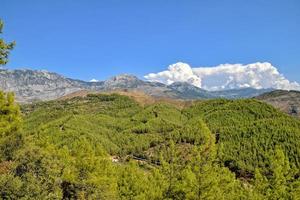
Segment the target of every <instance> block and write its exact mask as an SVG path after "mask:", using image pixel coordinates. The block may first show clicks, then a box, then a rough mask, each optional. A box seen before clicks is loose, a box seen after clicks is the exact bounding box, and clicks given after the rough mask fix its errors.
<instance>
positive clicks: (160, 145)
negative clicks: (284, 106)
mask: <svg viewBox="0 0 300 200" xmlns="http://www.w3.org/2000/svg"><path fill="white" fill-rule="evenodd" d="M1 95H2V96H1ZM1 95H0V99H1V101H0V111H1V112H0V122H1V123H0V130H5V131H2V132H1V134H2V139H1V141H0V148H1V149H2V150H3V149H5V150H6V151H2V153H1V157H0V158H1V160H0V161H1V162H0V198H2V199H22V198H23V199H151V200H152V199H297V197H299V195H300V193H299V192H300V182H299V165H300V163H299V157H300V122H299V121H297V120H296V119H293V118H291V117H289V116H287V115H285V114H283V113H281V112H279V111H277V110H276V109H274V108H273V107H271V106H268V105H267V104H264V103H261V102H259V101H256V100H210V101H203V102H195V103H193V105H191V106H189V107H186V108H184V109H180V108H178V107H176V106H173V105H172V104H170V103H156V104H152V105H146V106H141V105H140V104H138V103H136V102H135V101H134V100H132V99H130V98H129V97H126V96H121V95H117V94H112V95H104V94H90V95H88V96H87V97H75V98H72V99H66V100H61V101H50V102H41V103H36V104H30V105H24V106H22V108H21V111H22V119H23V121H22V122H21V120H20V116H19V114H18V112H17V111H16V110H18V107H17V106H15V104H14V103H13V101H12V100H11V99H10V98H11V97H10V96H9V97H6V95H4V94H2V93H1ZM9 110H12V111H13V112H11V111H9ZM7 116H10V117H7ZM13 116H15V117H13ZM10 124H11V125H10ZM15 124H17V125H18V126H17V127H18V128H14V127H15V126H16V125H15Z"/></svg>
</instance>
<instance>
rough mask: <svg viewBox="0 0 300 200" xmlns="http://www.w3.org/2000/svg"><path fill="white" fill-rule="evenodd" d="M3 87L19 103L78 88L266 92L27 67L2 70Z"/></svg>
mask: <svg viewBox="0 0 300 200" xmlns="http://www.w3.org/2000/svg"><path fill="white" fill-rule="evenodd" d="M0 90H4V91H6V92H14V93H15V94H16V99H17V101H18V102H20V103H30V102H34V101H45V100H53V99H57V98H60V97H63V96H66V95H69V94H71V93H74V92H77V91H114V90H128V91H136V92H143V93H145V94H147V95H150V96H153V97H167V98H175V99H208V98H219V97H222V98H244V97H246V98H248V97H252V96H255V95H258V94H261V93H263V92H265V90H256V89H252V88H251V89H240V90H232V91H217V92H210V91H206V90H203V89H201V88H198V87H195V86H193V85H191V84H189V83H183V82H177V83H173V84H171V85H165V84H162V83H157V82H147V81H143V80H140V79H138V78H137V77H136V76H133V75H128V74H123V75H118V76H114V77H112V78H110V79H108V80H106V81H100V82H86V81H81V80H75V79H70V78H66V77H64V76H61V75H59V74H57V73H52V72H48V71H40V70H28V69H27V70H26V69H24V70H7V69H0ZM293 112H294V111H293ZM297 112H298V111H297Z"/></svg>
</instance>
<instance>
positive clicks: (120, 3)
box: [0, 0, 300, 82]
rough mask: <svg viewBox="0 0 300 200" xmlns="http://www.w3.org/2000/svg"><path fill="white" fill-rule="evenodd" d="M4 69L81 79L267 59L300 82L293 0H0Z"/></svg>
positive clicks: (299, 22) (297, 12)
mask: <svg viewBox="0 0 300 200" xmlns="http://www.w3.org/2000/svg"><path fill="white" fill-rule="evenodd" d="M0 5H1V11H0V18H2V19H3V20H4V21H5V23H6V24H5V29H4V34H3V37H4V38H5V39H6V40H16V42H17V46H16V48H15V49H14V50H13V52H12V54H11V57H10V60H11V61H10V63H9V64H8V65H7V68H11V69H14V68H23V67H27V68H33V69H47V70H49V71H55V72H58V73H61V74H64V75H65V76H68V77H72V78H78V79H83V80H90V79H92V78H96V79H106V78H108V77H110V76H113V75H116V74H120V73H131V74H135V75H137V76H139V77H143V76H144V75H146V74H148V73H151V72H159V71H163V70H165V69H166V68H167V66H168V65H170V64H173V63H176V62H179V61H181V62H186V63H189V64H190V65H191V66H216V65H219V64H223V63H242V64H248V63H254V62H270V63H272V65H273V66H276V67H277V68H278V70H279V71H280V72H281V73H282V74H284V75H285V77H287V78H288V79H289V80H292V81H298V82H300V76H299V74H300V1H299V0H281V1H280V0H272V1H271V0H270V1H269V0H251V1H242V0H240V1H235V0H215V1H213V0H210V1H208V0H185V1H183V0H148V1H146V0H98V1H97V0H76V1H74V0H43V1H40V0H26V1H20V0H1V3H0Z"/></svg>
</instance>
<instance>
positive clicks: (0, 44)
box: [0, 19, 15, 66]
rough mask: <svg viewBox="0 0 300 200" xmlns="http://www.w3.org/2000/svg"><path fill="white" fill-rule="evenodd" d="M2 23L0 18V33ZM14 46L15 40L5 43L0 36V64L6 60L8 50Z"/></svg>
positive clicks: (3, 63) (0, 31)
mask: <svg viewBox="0 0 300 200" xmlns="http://www.w3.org/2000/svg"><path fill="white" fill-rule="evenodd" d="M3 26H4V23H3V21H2V20H1V19H0V34H1V33H2V29H3ZM14 46H15V42H11V43H6V42H5V41H4V39H2V38H0V66H1V65H5V64H6V63H7V62H8V55H9V52H10V50H12V49H13V47H14Z"/></svg>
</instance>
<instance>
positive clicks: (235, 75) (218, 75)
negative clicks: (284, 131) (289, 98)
mask: <svg viewBox="0 0 300 200" xmlns="http://www.w3.org/2000/svg"><path fill="white" fill-rule="evenodd" d="M145 78H146V79H147V80H149V81H154V82H161V83H165V84H172V83H174V82H188V83H190V84H192V85H195V86H197V87H200V88H203V89H206V90H225V89H237V88H246V87H252V88H256V89H261V88H275V89H285V90H300V84H299V83H297V82H290V81H289V80H287V79H286V78H285V77H284V76H283V75H282V74H280V73H279V72H278V70H277V68H276V67H274V66H272V64H270V63H268V62H264V63H260V62H257V63H253V64H247V65H242V64H221V65H218V66H215V67H196V68H191V67H190V66H189V65H188V64H186V63H181V62H179V63H176V64H173V65H170V66H169V67H168V70H166V71H162V72H159V73H151V74H148V75H146V76H145Z"/></svg>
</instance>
